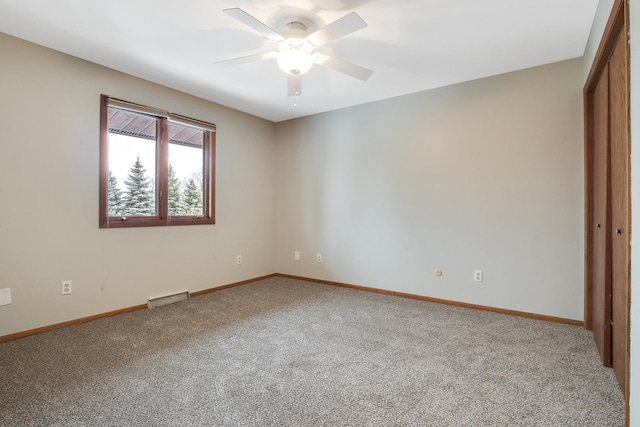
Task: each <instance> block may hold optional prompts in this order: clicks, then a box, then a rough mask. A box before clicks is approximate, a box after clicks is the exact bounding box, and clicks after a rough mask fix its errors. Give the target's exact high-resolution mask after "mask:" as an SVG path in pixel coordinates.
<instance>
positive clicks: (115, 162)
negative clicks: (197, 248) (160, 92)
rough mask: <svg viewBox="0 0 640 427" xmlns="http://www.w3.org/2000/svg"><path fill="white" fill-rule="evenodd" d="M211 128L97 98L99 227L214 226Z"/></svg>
mask: <svg viewBox="0 0 640 427" xmlns="http://www.w3.org/2000/svg"><path fill="white" fill-rule="evenodd" d="M214 160H215V125H212V124H209V123H205V122H201V121H199V120H194V119H190V118H187V117H183V116H179V115H177V114H172V113H167V112H163V111H160V110H155V109H153V108H149V107H145V106H142V105H138V104H133V103H129V102H126V101H121V100H118V99H115V98H110V97H108V96H106V95H102V96H101V108H100V228H116V227H147V226H159V225H189V224H213V223H214V222H215V221H214V201H215V198H214V176H215V173H214V168H215V161H214Z"/></svg>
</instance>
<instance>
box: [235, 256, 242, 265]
mask: <svg viewBox="0 0 640 427" xmlns="http://www.w3.org/2000/svg"><path fill="white" fill-rule="evenodd" d="M236 264H238V265H240V264H242V255H238V256H237V257H236Z"/></svg>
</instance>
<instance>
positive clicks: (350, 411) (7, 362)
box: [0, 278, 624, 427]
mask: <svg viewBox="0 0 640 427" xmlns="http://www.w3.org/2000/svg"><path fill="white" fill-rule="evenodd" d="M0 425H2V426H580V427H585V426H622V425H624V400H623V397H622V394H621V392H620V390H619V389H618V386H617V384H616V381H615V379H614V375H613V372H612V371H611V370H610V369H608V368H603V367H602V366H600V363H599V362H598V355H597V352H596V349H595V345H594V344H593V339H592V337H591V334H590V333H589V332H587V331H584V330H583V329H581V328H579V327H574V326H567V325H560V324H554V323H549V322H542V321H537V320H531V319H523V318H518V317H512V316H506V315H501V314H495V313H487V312H482V311H475V310H470V309H463V308H457V307H450V306H445V305H438V304H431V303H426V302H422V301H415V300H410V299H404V298H399V297H392V296H386V295H379V294H373V293H368V292H362V291H356V290H351V289H343V288H337V287H332V286H327V285H319V284H314V283H308V282H303V281H296V280H291V279H284V278H272V279H268V280H264V281H261V282H256V283H253V284H249V285H244V286H240V287H236V288H232V289H227V290H223V291H219V292H214V293H211V294H207V295H205V296H201V297H198V298H193V299H191V300H189V301H186V302H182V303H178V304H174V305H171V306H166V307H163V308H157V309H153V310H144V311H138V312H134V313H130V314H125V315H121V316H117V317H112V318H108V319H102V320H98V321H95V322H92V323H89V324H85V325H80V326H75V327H71V328H67V329H63V330H58V331H54V332H49V333H46V334H41V335H38V336H33V337H29V338H25V339H21V340H16V341H12V342H8V343H5V344H0Z"/></svg>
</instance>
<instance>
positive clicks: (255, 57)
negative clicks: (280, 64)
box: [214, 51, 278, 67]
mask: <svg viewBox="0 0 640 427" xmlns="http://www.w3.org/2000/svg"><path fill="white" fill-rule="evenodd" d="M277 54H278V53H277V52H275V51H274V52H264V53H257V54H255V55H247V56H240V57H238V58H231V59H224V60H222V61H217V62H214V64H217V65H222V66H225V67H226V66H233V65H240V64H246V63H247V62H255V61H262V60H264V59H271V58H275V57H276V55H277Z"/></svg>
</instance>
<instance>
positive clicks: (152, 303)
mask: <svg viewBox="0 0 640 427" xmlns="http://www.w3.org/2000/svg"><path fill="white" fill-rule="evenodd" d="M188 299H189V292H188V291H184V292H179V293H177V294H173V295H167V296H164V297H158V298H150V299H148V300H147V307H149V308H158V307H162V306H165V305H169V304H175V303H176V302H180V301H186V300H188Z"/></svg>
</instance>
